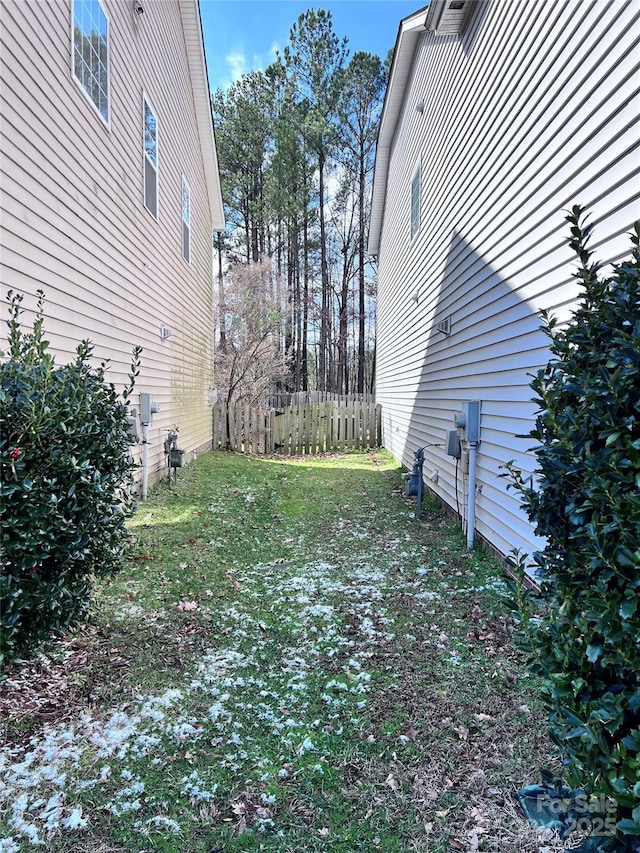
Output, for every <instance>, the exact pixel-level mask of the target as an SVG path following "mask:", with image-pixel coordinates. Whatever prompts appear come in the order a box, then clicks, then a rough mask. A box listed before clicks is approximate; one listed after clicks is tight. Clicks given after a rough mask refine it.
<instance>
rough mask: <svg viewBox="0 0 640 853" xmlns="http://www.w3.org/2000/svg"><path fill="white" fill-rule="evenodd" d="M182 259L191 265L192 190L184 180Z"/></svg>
mask: <svg viewBox="0 0 640 853" xmlns="http://www.w3.org/2000/svg"><path fill="white" fill-rule="evenodd" d="M182 257H183V258H184V259H185V261H186V262H187V263H188V264H190V263H191V190H190V189H189V184H188V183H187V182H186V181H185V179H184V177H183V178H182Z"/></svg>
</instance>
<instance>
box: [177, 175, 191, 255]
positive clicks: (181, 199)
mask: <svg viewBox="0 0 640 853" xmlns="http://www.w3.org/2000/svg"><path fill="white" fill-rule="evenodd" d="M185 187H186V188H187V192H188V194H189V221H188V222H186V223H185V220H184V214H183V206H184V188H185ZM180 189H181V195H180V202H181V204H180V223H181V225H182V228H181V235H182V259H183V261H185V263H187V264H189V266H191V247H192V245H193V240H192V239H191V187H190V186H189V182H188V181H187V179H186V178H185V176H184V175H183V176H182V183H181V185H180ZM185 225H186V226H187V228H188V229H189V257H188V258H187V257H185V254H184V226H185Z"/></svg>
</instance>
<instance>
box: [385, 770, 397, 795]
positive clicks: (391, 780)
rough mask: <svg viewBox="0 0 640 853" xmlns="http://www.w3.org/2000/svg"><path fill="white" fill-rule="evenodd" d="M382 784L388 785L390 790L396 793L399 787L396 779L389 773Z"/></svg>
mask: <svg viewBox="0 0 640 853" xmlns="http://www.w3.org/2000/svg"><path fill="white" fill-rule="evenodd" d="M384 784H385V785H388V786H389V787H390V788H391V790H392V791H397V790H398V788H399V787H400V786H399V785H398V780H397V779H396V777H395V776H394V775H393V773H389V775H388V776H387V778H386V779H385V780H384Z"/></svg>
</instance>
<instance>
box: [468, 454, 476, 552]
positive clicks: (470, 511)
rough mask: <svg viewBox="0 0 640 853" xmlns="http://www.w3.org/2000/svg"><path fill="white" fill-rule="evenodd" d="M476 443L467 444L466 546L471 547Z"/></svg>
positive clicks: (474, 496) (473, 519)
mask: <svg viewBox="0 0 640 853" xmlns="http://www.w3.org/2000/svg"><path fill="white" fill-rule="evenodd" d="M477 452H478V443H477V442H475V441H473V442H471V444H470V445H469V494H468V495H467V548H469V550H471V548H473V538H474V532H475V527H476V457H477Z"/></svg>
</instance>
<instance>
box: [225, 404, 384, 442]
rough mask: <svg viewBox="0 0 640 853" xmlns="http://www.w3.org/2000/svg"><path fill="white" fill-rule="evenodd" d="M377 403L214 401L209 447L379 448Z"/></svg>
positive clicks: (380, 431)
mask: <svg viewBox="0 0 640 853" xmlns="http://www.w3.org/2000/svg"><path fill="white" fill-rule="evenodd" d="M381 439H382V427H381V417H380V406H376V404H375V403H374V402H362V401H359V400H349V401H347V400H342V401H339V402H328V403H309V404H306V405H304V406H287V407H286V408H282V409H269V410H267V409H258V408H253V407H251V406H231V407H229V408H227V406H225V405H224V404H221V403H218V404H216V405H215V406H214V407H213V448H214V450H224V449H226V448H227V447H229V448H230V449H231V450H235V451H236V452H238V453H255V454H266V453H283V454H285V455H290V456H301V455H313V454H317V453H325V452H326V451H330V450H362V449H364V448H367V447H380V444H381Z"/></svg>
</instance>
